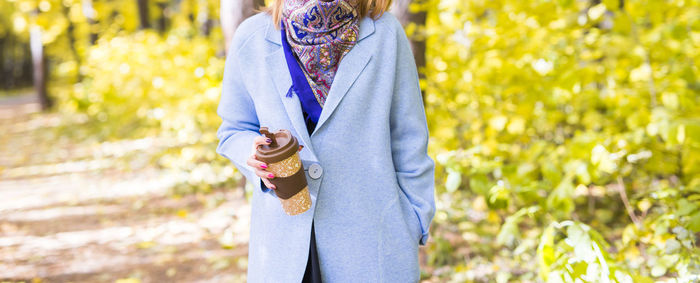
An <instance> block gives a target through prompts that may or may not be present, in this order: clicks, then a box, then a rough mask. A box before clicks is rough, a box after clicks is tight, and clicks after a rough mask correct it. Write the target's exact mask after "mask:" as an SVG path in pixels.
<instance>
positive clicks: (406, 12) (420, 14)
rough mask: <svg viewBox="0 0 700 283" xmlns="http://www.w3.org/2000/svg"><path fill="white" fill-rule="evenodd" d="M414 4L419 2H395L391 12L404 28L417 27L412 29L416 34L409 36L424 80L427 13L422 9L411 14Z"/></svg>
mask: <svg viewBox="0 0 700 283" xmlns="http://www.w3.org/2000/svg"><path fill="white" fill-rule="evenodd" d="M414 2H417V1H414V0H394V1H393V3H392V5H391V10H390V11H391V13H392V14H394V15H395V16H396V18H398V19H399V22H401V25H402V26H403V27H404V28H407V27H408V26H409V25H415V27H412V29H413V30H414V31H415V32H413V34H411V35H409V40H411V50H412V51H413V57H415V59H416V65H417V66H418V73H419V75H420V78H421V79H422V78H425V74H424V73H423V72H422V68H423V67H425V35H424V34H425V33H424V32H423V30H424V28H425V20H426V13H425V11H423V10H422V9H421V10H420V11H417V12H415V13H414V12H411V11H410V9H409V6H410V5H411V3H414Z"/></svg>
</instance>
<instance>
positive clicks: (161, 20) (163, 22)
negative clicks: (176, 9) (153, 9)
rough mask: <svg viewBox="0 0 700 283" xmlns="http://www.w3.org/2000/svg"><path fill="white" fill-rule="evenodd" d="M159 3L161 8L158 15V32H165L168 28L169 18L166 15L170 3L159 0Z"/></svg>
mask: <svg viewBox="0 0 700 283" xmlns="http://www.w3.org/2000/svg"><path fill="white" fill-rule="evenodd" d="M156 5H158V9H159V10H160V11H159V12H160V13H159V15H158V21H157V22H156V23H157V24H158V26H157V28H158V32H160V33H161V34H162V33H165V29H166V28H167V27H166V26H167V22H168V19H167V17H166V9H168V3H166V2H158V3H156Z"/></svg>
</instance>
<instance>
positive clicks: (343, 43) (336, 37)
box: [282, 0, 359, 121]
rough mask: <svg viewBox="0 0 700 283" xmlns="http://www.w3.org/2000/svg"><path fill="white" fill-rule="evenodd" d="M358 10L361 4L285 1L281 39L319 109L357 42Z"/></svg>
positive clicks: (355, 1) (336, 0) (348, 0)
mask: <svg viewBox="0 0 700 283" xmlns="http://www.w3.org/2000/svg"><path fill="white" fill-rule="evenodd" d="M357 7H358V0H332V1H323V0H284V4H283V7H282V25H283V30H282V32H283V33H285V34H283V38H282V39H283V40H284V39H285V37H286V41H287V43H288V44H289V47H290V49H291V50H292V51H293V53H294V54H295V55H296V57H297V59H298V60H299V62H300V64H299V65H300V67H301V70H302V72H303V74H304V76H305V77H306V81H307V82H308V84H309V86H310V89H311V91H312V92H313V95H314V97H315V99H316V102H317V103H318V104H319V105H320V107H323V105H324V104H325V102H326V98H327V97H328V92H329V91H330V88H331V84H332V83H333V79H334V78H335V74H336V71H337V70H338V65H339V63H340V60H341V59H342V58H343V56H345V54H347V53H348V52H349V51H350V49H352V47H353V46H355V43H356V42H357V36H358V34H359V19H358V18H359V17H358V12H357ZM287 62H288V63H289V59H287ZM309 114H312V113H309ZM315 118H316V119H315V121H317V120H318V117H315Z"/></svg>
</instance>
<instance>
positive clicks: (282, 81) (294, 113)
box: [265, 17, 374, 152]
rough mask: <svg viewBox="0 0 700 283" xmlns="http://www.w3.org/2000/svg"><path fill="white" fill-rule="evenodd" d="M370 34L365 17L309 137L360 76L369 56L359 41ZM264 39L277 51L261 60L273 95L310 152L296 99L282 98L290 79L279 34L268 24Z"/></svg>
mask: <svg viewBox="0 0 700 283" xmlns="http://www.w3.org/2000/svg"><path fill="white" fill-rule="evenodd" d="M372 33H374V20H372V18H370V17H365V18H364V19H362V20H361V21H360V34H359V36H358V39H357V43H356V44H355V46H354V47H353V48H352V49H350V51H349V52H348V53H347V54H345V57H343V59H341V61H340V65H339V66H338V71H337V72H336V74H335V78H334V79H333V84H331V88H330V90H329V92H328V98H327V99H326V103H325V104H324V106H323V110H321V116H320V117H319V120H318V123H316V129H315V130H314V132H313V133H312V134H311V136H313V135H315V134H316V133H317V132H318V130H319V129H320V128H321V127H322V126H323V124H324V123H325V122H326V121H327V120H328V119H329V118H330V116H331V114H333V111H334V110H335V108H336V107H337V106H338V104H339V103H340V101H341V100H342V99H343V97H344V96H345V94H346V93H347V92H348V90H349V89H350V87H351V86H352V84H353V83H354V82H355V80H356V79H357V77H359V76H360V74H361V73H362V70H364V68H365V66H367V63H368V62H369V60H370V58H371V57H372V54H371V52H370V51H369V50H367V49H366V48H367V46H366V45H363V44H361V41H362V40H363V39H364V38H366V37H368V36H370V35H371V34H372ZM265 38H266V39H267V40H268V41H270V42H272V43H274V44H276V45H277V46H278V47H279V48H278V49H276V50H275V51H274V52H272V53H271V54H270V55H268V56H267V57H266V58H265V59H266V63H267V66H268V67H269V68H270V69H269V72H270V74H271V75H272V79H273V81H274V83H275V86H276V87H277V92H278V94H279V95H280V98H281V99H282V102H283V103H284V108H285V110H286V111H287V115H288V116H289V119H290V120H291V122H292V125H293V126H294V128H295V130H296V132H297V133H298V134H299V135H300V136H301V138H302V140H303V141H304V144H305V145H307V146H308V147H309V148H310V149H311V151H312V152H314V149H313V146H312V145H311V138H310V137H309V135H308V131H307V130H306V124H305V123H304V116H303V114H302V112H301V104H300V102H299V98H298V97H297V96H296V95H294V96H292V97H286V96H285V95H286V94H287V91H288V90H289V88H290V87H291V86H292V78H291V76H290V75H289V70H288V69H287V63H286V61H285V58H284V52H283V50H282V45H281V40H282V38H281V35H280V31H279V30H278V29H276V28H275V27H274V26H273V25H272V23H268V25H267V31H266V34H265Z"/></svg>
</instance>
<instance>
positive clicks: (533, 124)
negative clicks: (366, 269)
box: [425, 0, 700, 282]
mask: <svg viewBox="0 0 700 283" xmlns="http://www.w3.org/2000/svg"><path fill="white" fill-rule="evenodd" d="M433 2H434V5H433V6H431V7H430V8H429V10H428V15H429V18H428V25H427V27H426V30H427V32H428V35H429V37H428V52H427V55H428V56H427V66H426V82H425V90H426V94H425V95H426V102H427V104H426V107H427V110H428V113H429V115H428V119H429V126H430V128H431V131H432V138H433V139H432V141H431V150H432V151H433V152H436V154H437V156H438V157H440V156H443V157H444V156H449V158H438V164H440V165H441V166H443V167H444V169H443V168H439V169H443V170H438V176H440V177H441V178H440V180H446V181H448V183H445V187H444V188H445V190H444V192H445V194H446V195H451V196H453V197H452V198H449V197H445V199H449V200H451V201H455V202H457V203H463V202H462V200H461V197H466V198H467V199H471V198H481V197H483V198H484V199H485V200H486V203H487V204H488V209H489V211H490V212H494V211H496V212H498V213H499V214H500V215H501V218H502V219H505V221H504V222H502V226H501V230H500V232H499V234H498V243H500V244H506V246H509V247H512V246H513V245H514V243H517V242H518V241H517V239H521V238H522V237H523V236H520V235H519V233H529V234H528V235H529V236H525V237H539V238H538V240H539V241H541V242H540V248H541V249H549V247H552V248H554V247H555V242H556V239H555V238H556V237H555V236H554V235H555V234H551V235H550V236H551V237H549V236H547V233H548V232H546V231H544V232H543V230H542V229H543V227H546V226H547V225H548V224H549V223H550V222H551V221H552V220H554V221H565V220H569V219H577V220H579V221H580V222H581V223H588V224H590V226H588V228H589V229H591V231H599V232H600V233H601V235H603V236H604V240H603V242H610V243H611V244H612V245H613V247H614V248H612V249H608V248H606V247H603V246H600V243H602V242H601V241H598V240H596V241H597V242H598V245H599V248H600V250H601V252H607V251H623V252H622V253H621V254H614V253H612V254H610V255H606V256H605V257H607V260H608V261H612V262H614V263H620V266H622V267H624V266H627V267H630V268H631V269H628V270H631V271H630V272H632V273H631V274H627V273H624V274H621V273H620V272H617V273H616V272H613V271H610V272H609V273H607V274H608V276H607V277H606V276H603V277H605V278H608V280H611V281H617V282H628V280H629V279H630V277H629V276H632V278H633V279H634V281H635V282H644V281H645V280H647V279H645V277H644V276H658V277H660V278H667V277H673V276H674V274H681V273H682V274H688V271H687V270H689V268H690V269H692V268H695V269H694V270H695V271H698V262H699V261H698V260H699V259H698V256H697V255H693V256H691V254H690V253H689V250H687V249H686V248H685V246H683V245H681V247H683V248H674V249H671V250H673V251H674V252H675V253H676V254H678V255H679V256H678V259H677V260H669V258H668V257H667V258H665V259H662V258H663V253H662V250H660V249H656V248H655V247H654V246H653V245H652V244H653V243H655V242H656V241H659V240H653V239H654V238H648V236H645V235H649V234H650V233H651V234H654V235H658V236H654V237H669V235H670V234H671V231H672V229H686V230H687V229H690V228H700V227H698V226H699V225H700V213H698V212H696V211H697V210H696V209H693V205H688V207H687V208H685V210H682V211H680V212H683V215H684V216H682V217H680V218H678V219H676V220H674V221H670V220H669V219H668V217H670V216H672V215H674V214H675V213H677V211H676V209H678V208H679V206H677V202H679V200H680V199H683V198H684V197H687V196H688V194H689V193H688V192H687V190H688V188H691V189H693V190H695V191H694V192H700V177H698V176H699V174H700V144H698V143H699V141H700V130H699V129H700V127H699V126H698V125H700V120H699V117H700V116H699V115H700V114H698V113H700V101H699V100H698V98H699V97H700V93H699V91H700V87H698V85H699V81H698V78H699V77H700V74H699V73H698V72H699V71H698V69H697V62H700V52H698V48H697V46H700V45H699V44H698V43H700V40H698V39H699V38H700V36H698V34H700V23H698V22H700V21H699V20H698V19H700V5H698V3H697V1H666V2H664V1H602V2H594V1H563V0H562V1H508V0H499V1H474V0H454V1H438V0H435V1H433ZM445 152H448V153H445ZM458 172H461V174H458ZM456 176H460V182H459V183H460V184H461V185H460V186H458V187H457V186H455V185H454V184H455V183H457V182H455V180H456ZM618 179H622V180H624V182H625V184H626V188H627V190H628V195H629V196H628V198H629V199H630V200H629V202H630V204H629V205H630V206H631V209H632V211H633V213H635V215H636V217H639V218H641V219H642V220H641V221H642V222H643V223H642V226H641V227H635V226H636V224H634V223H632V220H631V219H630V216H629V215H628V213H629V212H628V209H626V208H625V205H624V204H623V203H622V201H621V196H620V195H619V190H618V189H617V188H618ZM694 194H697V193H694ZM694 194H691V195H694ZM686 204H687V203H686ZM532 205H537V206H538V207H541V211H540V212H538V213H537V214H536V215H535V216H533V217H532V218H522V217H514V216H516V215H519V211H521V210H522V209H523V208H524V207H530V206H532ZM464 206H465V207H466V208H465V209H466V210H467V212H468V211H470V209H471V207H469V206H468V205H466V204H465V205H464ZM640 215H641V216H640ZM518 220H522V222H519V221H518ZM515 223H518V224H517V225H516V224H515ZM621 227H627V228H624V229H623V228H621ZM572 229H573V228H572ZM623 230H624V233H623ZM482 232H483V231H482ZM564 232H567V231H564ZM571 232H572V233H573V232H574V231H573V230H572V231H571ZM550 233H554V232H550ZM620 234H623V237H622V238H623V239H624V240H620V239H619V235H620ZM572 235H574V236H575V235H577V234H576V233H573V234H572ZM494 236H495V235H494V234H482V238H483V237H488V238H489V239H492V237H494ZM579 238H580V237H579ZM584 238H585V237H584ZM690 238H692V237H690ZM547 241H551V242H552V243H551V244H546V243H547ZM664 241H666V239H664ZM675 241H678V242H679V243H680V242H681V241H680V239H675ZM594 242H595V241H594ZM640 242H643V243H645V245H642V246H635V245H636V243H640ZM686 242H687V239H686ZM647 243H648V245H650V246H646V244H647ZM669 243H674V241H670V242H669ZM687 243H689V245H690V246H691V247H695V242H694V241H693V242H692V243H691V242H687ZM482 244H483V243H482ZM671 245H672V246H674V247H675V245H674V244H671ZM589 246H590V247H592V245H589ZM580 250H581V249H579V251H580ZM588 251H591V252H593V251H594V250H593V248H590V249H588ZM529 252H533V250H532V249H531V250H529ZM571 252H572V254H573V255H576V253H574V250H572V251H571ZM562 255H563V254H562ZM483 256H486V257H489V256H493V255H492V254H483ZM578 257H585V258H586V259H587V260H590V257H589V256H582V255H581V253H580V252H579V253H578ZM657 257H658V258H659V260H656V262H659V264H656V265H643V264H642V262H644V261H645V260H647V261H648V260H650V259H652V258H657ZM541 259H542V260H541V261H540V268H542V270H541V271H540V274H544V275H547V276H549V274H550V273H552V272H553V273H552V274H556V276H553V277H552V278H560V279H561V280H564V281H565V282H566V281H567V280H568V279H567V277H566V276H569V277H568V278H569V279H571V280H576V279H577V278H578V279H584V277H583V276H584V275H585V274H588V273H590V272H593V271H590V270H588V269H589V267H588V266H590V265H586V267H585V269H584V270H583V271H576V272H573V273H572V272H570V270H569V271H567V270H564V269H565V265H558V264H555V259H551V260H550V259H548V257H547V256H546V255H545V256H543V257H542V258H541ZM674 259H675V258H674ZM543 265H547V266H543ZM597 266H598V267H595V268H597V269H596V270H598V271H596V272H597V273H596V274H598V275H600V272H602V270H603V269H602V265H600V263H598V265H597ZM693 266H694V267H693ZM574 267H576V266H573V265H572V268H574ZM576 268H582V267H581V266H578V267H576ZM591 268H593V267H591ZM653 268H656V269H655V270H654V271H653V272H652V269H653ZM574 269H575V268H574ZM683 270H686V271H683ZM584 271H585V272H584ZM684 272H685V273H684ZM593 273H595V272H593ZM593 273H590V274H593ZM652 273H653V274H652ZM566 274H568V275H566ZM625 274H627V275H625ZM565 275H566V276H565ZM637 275H640V276H642V277H639V276H637ZM603 277H600V276H598V277H596V278H598V279H600V278H603ZM545 278H547V277H545ZM586 278H589V279H585V280H588V281H597V282H600V281H598V280H593V279H590V278H593V277H590V276H589V277H586ZM552 280H554V279H552ZM555 281H556V280H555Z"/></svg>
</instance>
